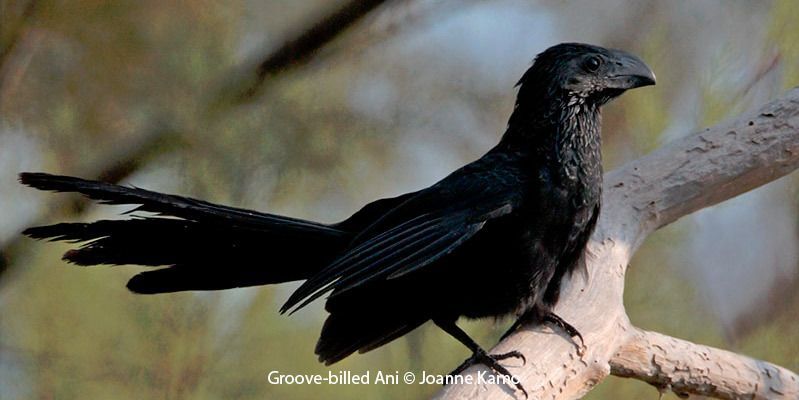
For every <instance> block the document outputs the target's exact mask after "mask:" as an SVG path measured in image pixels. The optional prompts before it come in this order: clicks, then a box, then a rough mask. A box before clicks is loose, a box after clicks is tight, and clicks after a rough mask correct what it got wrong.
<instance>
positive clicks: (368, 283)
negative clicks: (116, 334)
mask: <svg viewBox="0 0 799 400" xmlns="http://www.w3.org/2000/svg"><path fill="white" fill-rule="evenodd" d="M654 83H655V76H654V74H653V73H652V71H651V70H650V69H649V68H648V67H647V66H646V65H645V64H644V63H643V62H642V61H641V60H640V59H638V58H636V57H635V56H632V55H630V54H628V53H625V52H623V51H619V50H609V49H605V48H602V47H597V46H591V45H586V44H577V43H566V44H559V45H557V46H554V47H551V48H549V49H547V50H546V51H544V52H543V53H541V54H539V55H538V56H537V57H536V59H535V61H534V63H533V66H532V67H531V68H530V69H529V70H528V71H527V72H526V73H525V74H524V76H522V78H521V80H520V81H519V84H518V86H519V93H518V98H517V100H516V106H515V108H514V110H513V113H512V115H511V117H510V122H509V123H508V128H507V130H506V132H505V134H504V136H503V137H502V139H501V140H500V142H499V144H498V145H497V146H496V147H494V148H493V149H491V150H490V151H489V152H488V153H486V154H485V155H484V156H482V157H481V158H480V159H478V160H477V161H474V162H472V163H470V164H468V165H466V166H464V167H462V168H460V169H458V170H457V171H455V172H453V173H452V174H450V175H449V176H447V177H446V178H444V179H442V180H441V181H440V182H438V183H436V184H434V185H432V186H430V187H428V188H425V189H422V190H419V191H417V192H413V193H408V194H404V195H401V196H398V197H394V198H388V199H382V200H378V201H375V202H373V203H371V204H368V205H366V206H365V207H363V208H362V209H361V210H360V211H358V212H357V213H355V214H354V215H353V216H351V217H350V218H348V219H346V220H344V221H342V222H339V223H336V224H331V225H326V224H321V223H317V222H311V221H303V220H299V219H294V218H289V217H283V216H278V215H271V214H264V213H258V212H254V211H247V210H242V209H237V208H232V207H226V206H220V205H215V204H211V203H207V202H204V201H200V200H194V199H189V198H185V197H179V196H173V195H166V194H161V193H155V192H151V191H147V190H143V189H138V188H133V187H123V186H117V185H112V184H107V183H102V182H94V181H86V180H82V179H78V178H72V177H65V176H54V175H48V174H42V173H23V174H22V175H21V178H20V180H21V182H22V183H24V184H26V185H30V186H33V187H35V188H38V189H42V190H53V191H60V192H79V193H82V194H84V195H86V196H88V197H90V198H93V199H96V200H100V201H101V202H102V203H105V204H134V205H138V207H137V208H136V209H135V210H134V211H138V210H140V211H147V212H151V213H156V214H157V215H156V216H152V215H150V216H140V217H137V218H134V219H129V220H122V221H97V222H94V223H62V224H56V225H50V226H43V227H36V228H30V229H28V230H26V231H25V234H26V235H28V236H31V237H33V238H37V239H45V238H47V239H51V240H65V241H74V242H87V243H85V244H84V245H83V246H82V247H80V248H78V249H76V250H71V251H69V252H67V253H66V254H65V255H64V259H65V260H67V261H69V262H72V263H75V264H78V265H97V264H139V265H147V266H166V267H165V268H161V269H156V270H154V271H148V272H143V273H140V274H138V275H136V276H134V277H133V278H132V279H131V280H130V281H129V282H128V288H129V289H130V290H131V291H133V292H136V293H166V292H176V291H182V290H214V289H228V288H235V287H242V286H253V285H265V284H271V283H280V282H287V281H294V280H305V282H304V283H303V284H302V286H300V287H299V288H298V289H297V290H296V291H295V292H294V293H293V294H292V295H291V297H290V298H289V299H288V301H287V302H286V303H285V304H284V305H283V307H282V309H281V312H286V311H289V310H291V311H292V312H293V311H296V310H297V309H299V308H302V307H303V306H305V305H306V304H308V303H309V302H311V301H313V300H314V299H316V298H318V297H320V296H323V295H325V294H327V293H329V294H330V295H329V297H328V298H327V302H326V309H327V311H329V312H330V315H329V316H328V318H327V320H326V321H325V324H324V327H323V328H322V334H321V337H320V338H319V342H318V343H317V345H316V354H318V355H319V360H320V361H323V362H324V363H326V364H332V363H334V362H337V361H339V360H341V359H343V358H344V357H347V356H348V355H350V354H352V353H353V352H355V351H360V352H365V351H369V350H372V349H374V348H377V347H379V346H382V345H384V344H386V343H388V342H390V341H392V340H394V339H396V338H398V337H400V336H402V335H404V334H406V333H408V332H410V331H411V330H413V329H415V328H416V327H418V326H420V325H422V324H424V323H425V322H427V321H430V320H432V321H433V322H434V323H435V324H436V325H438V326H439V327H441V328H442V329H443V330H444V331H446V332H447V333H449V334H450V335H452V336H453V337H455V338H456V339H458V340H459V341H461V342H462V343H463V344H465V345H466V346H467V347H469V349H470V350H472V352H473V356H472V358H470V359H469V360H467V363H464V366H465V365H468V363H470V362H481V363H484V364H486V365H488V366H490V367H491V368H492V369H493V370H494V371H495V372H497V373H501V374H506V375H509V374H508V371H507V370H506V369H505V368H504V367H503V366H502V365H500V364H499V363H498V362H497V360H500V359H503V358H507V357H521V354H519V353H517V352H512V353H508V354H504V355H488V354H487V353H486V352H485V351H484V350H483V349H482V348H481V347H480V346H479V345H477V344H476V343H475V342H474V341H472V340H471V339H470V338H469V336H467V334H466V333H465V332H463V331H462V330H461V329H460V328H458V327H457V326H456V325H455V322H456V321H457V320H458V318H459V317H462V316H463V317H467V318H481V317H488V316H502V315H508V314H511V313H516V314H517V315H522V318H521V319H520V320H525V319H529V317H530V316H531V315H535V316H539V317H540V318H543V319H544V320H549V321H552V322H555V323H557V324H558V325H560V326H561V327H562V328H564V329H566V330H567V332H569V333H570V334H571V335H572V336H574V335H579V333H577V331H576V330H575V329H574V328H573V327H572V326H571V325H569V324H568V323H566V322H565V321H563V320H561V319H560V318H559V317H557V316H556V315H554V314H553V313H552V312H551V311H550V310H551V309H552V306H553V305H554V304H555V302H556V301H557V300H558V294H559V287H560V283H561V279H562V278H563V277H564V276H565V275H567V274H568V273H570V272H571V271H572V270H573V269H574V268H575V266H576V265H577V261H578V259H579V257H580V256H581V254H582V252H583V249H584V247H585V244H586V241H587V240H588V237H589V235H590V234H591V232H592V230H593V228H594V225H595V224H596V221H597V216H598V213H599V200H600V189H601V181H602V166H601V155H600V134H599V131H600V106H602V105H603V104H605V103H607V102H608V101H610V100H611V99H613V98H614V97H617V96H619V95H620V94H622V93H623V92H624V91H625V90H627V89H632V88H636V87H640V86H646V85H653V84H654ZM517 326H518V324H515V325H514V327H512V329H514V328H515V327H517ZM460 369H461V368H459V369H458V371H459V370H460ZM517 386H518V387H519V389H521V390H523V389H522V388H521V386H520V385H517Z"/></svg>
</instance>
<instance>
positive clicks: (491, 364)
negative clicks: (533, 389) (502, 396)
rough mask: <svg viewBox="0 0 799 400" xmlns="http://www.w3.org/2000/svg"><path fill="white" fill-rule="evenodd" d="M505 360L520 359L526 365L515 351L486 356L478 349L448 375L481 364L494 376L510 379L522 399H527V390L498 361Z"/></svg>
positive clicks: (522, 356)
mask: <svg viewBox="0 0 799 400" xmlns="http://www.w3.org/2000/svg"><path fill="white" fill-rule="evenodd" d="M507 358H521V360H522V363H525V364H526V363H527V359H526V358H525V357H524V354H522V353H521V352H518V351H515V350H514V351H510V352H507V353H503V354H488V353H486V351H485V350H483V349H478V350H477V351H475V352H474V353H472V356H471V357H469V358H467V359H466V361H464V362H463V364H461V365H460V366H459V367H458V368H455V370H454V371H452V372H450V375H458V374H460V373H461V372H463V371H464V370H465V369H466V368H469V367H470V366H472V365H473V364H483V365H485V366H487V367H488V368H490V369H491V371H492V372H493V373H494V374H495V375H501V376H505V377H507V378H508V379H510V381H511V382H513V384H514V386H516V389H519V390H520V391H521V392H522V393H524V398H528V396H527V390H525V389H524V386H522V384H521V382H519V379H518V378H516V377H515V376H514V375H513V374H511V373H510V371H508V369H507V368H505V367H504V366H502V364H500V363H499V361H500V360H504V359H507Z"/></svg>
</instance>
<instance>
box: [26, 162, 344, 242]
mask: <svg viewBox="0 0 799 400" xmlns="http://www.w3.org/2000/svg"><path fill="white" fill-rule="evenodd" d="M19 181H20V182H21V183H22V184H25V185H28V186H31V187H34V188H36V189H39V190H48V191H55V192H77V193H81V194H83V195H85V196H87V197H89V198H91V199H94V200H99V201H100V202H101V203H102V204H138V205H139V207H137V208H135V209H134V210H132V211H130V212H136V211H148V212H153V213H157V214H161V215H171V216H175V217H179V218H184V219H187V220H192V221H198V222H200V221H202V222H222V223H226V224H230V223H235V224H236V225H239V226H248V227H252V228H261V229H279V230H281V231H283V232H286V233H288V232H296V233H305V232H309V231H310V232H314V233H319V232H327V233H329V234H331V235H337V234H340V233H341V231H340V230H338V229H335V228H332V227H330V226H328V225H325V224H320V223H317V222H312V221H305V220H301V219H297V218H290V217H284V216H281V215H274V214H266V213H260V212H257V211H251V210H245V209H241V208H235V207H229V206H222V205H218V204H213V203H209V202H207V201H203V200H197V199H192V198H189V197H183V196H177V195H170V194H164V193H158V192H153V191H150V190H145V189H140V188H136V187H125V186H120V185H114V184H111V183H105V182H98V181H90V180H86V179H80V178H75V177H71V176H63V175H51V174H46V173H42V172H23V173H21V174H20V175H19Z"/></svg>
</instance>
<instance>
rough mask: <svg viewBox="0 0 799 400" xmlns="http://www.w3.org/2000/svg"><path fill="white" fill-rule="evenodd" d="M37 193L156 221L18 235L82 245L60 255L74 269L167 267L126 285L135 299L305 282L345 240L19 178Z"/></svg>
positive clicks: (174, 199)
mask: <svg viewBox="0 0 799 400" xmlns="http://www.w3.org/2000/svg"><path fill="white" fill-rule="evenodd" d="M20 181H21V182H22V183H25V184H27V185H30V186H32V187H35V188H38V189H42V190H55V191H59V192H79V193H82V194H84V195H86V196H89V197H90V198H93V199H97V200H100V201H101V202H102V203H105V204H138V205H139V207H138V208H136V209H135V210H134V211H137V210H141V211H147V212H152V213H157V214H160V215H161V216H159V217H135V216H134V218H133V219H127V220H102V221H96V222H93V223H60V224H54V225H49V226H40V227H33V228H29V229H27V230H25V231H24V232H23V233H24V234H26V235H28V236H30V237H32V238H35V239H48V240H57V241H67V242H71V243H81V242H83V243H84V244H83V245H82V246H81V247H79V248H77V249H74V250H70V251H68V252H67V253H66V254H64V259H65V260H66V261H69V262H72V263H75V264H78V265H100V264H106V265H122V264H137V265H144V266H168V268H162V269H158V270H155V271H148V272H143V273H140V274H138V275H136V276H135V277H133V279H131V280H130V282H129V283H128V288H130V290H132V291H134V292H137V293H165V292H176V291H182V290H214V289H228V288H234V287H242V286H254V285H264V284H270V283H280V282H287V281H293V280H300V279H307V278H308V277H310V276H311V275H312V274H314V273H316V272H317V271H318V270H319V269H321V268H322V267H323V266H324V265H326V264H327V263H328V262H329V261H330V260H331V259H332V258H333V257H334V256H335V255H336V254H337V252H339V251H340V250H341V249H342V248H343V247H344V246H345V245H346V243H347V242H348V240H349V239H350V235H349V234H348V233H347V232H345V231H343V230H341V229H336V228H332V227H330V226H327V225H324V224H319V223H316V222H311V221H303V220H299V219H294V218H288V217H283V216H278V215H272V214H264V213H258V212H254V211H248V210H243V209H238V208H233V207H227V206H221V205H216V204H212V203H208V202H205V201H200V200H195V199H191V198H187V197H182V196H174V195H168V194H162V193H156V192H152V191H148V190H144V189H139V188H130V187H124V186H118V185H112V184H108V183H102V182H94V181H87V180H83V179H78V178H72V177H65V176H56V175H49V174H42V173H24V174H21V176H20Z"/></svg>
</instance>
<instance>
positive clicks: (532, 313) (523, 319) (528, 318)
mask: <svg viewBox="0 0 799 400" xmlns="http://www.w3.org/2000/svg"><path fill="white" fill-rule="evenodd" d="M539 318H540V317H539V315H538V313H537V312H536V310H535V309H530V310H527V311H525V312H524V313H523V314H522V315H520V316H519V317H518V318H516V322H514V323H513V325H511V326H510V328H508V330H507V331H505V333H503V334H502V337H501V338H499V340H500V341H503V340H505V338H507V337H508V336H510V335H511V334H512V333H513V332H516V331H517V330H518V329H519V328H521V327H522V325H524V324H527V323H530V322H533V321H536V320H538V319H539Z"/></svg>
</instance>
